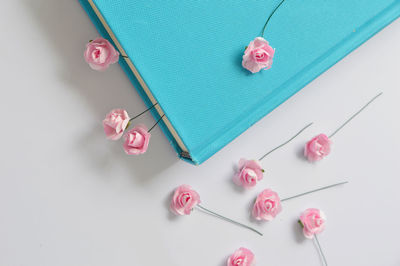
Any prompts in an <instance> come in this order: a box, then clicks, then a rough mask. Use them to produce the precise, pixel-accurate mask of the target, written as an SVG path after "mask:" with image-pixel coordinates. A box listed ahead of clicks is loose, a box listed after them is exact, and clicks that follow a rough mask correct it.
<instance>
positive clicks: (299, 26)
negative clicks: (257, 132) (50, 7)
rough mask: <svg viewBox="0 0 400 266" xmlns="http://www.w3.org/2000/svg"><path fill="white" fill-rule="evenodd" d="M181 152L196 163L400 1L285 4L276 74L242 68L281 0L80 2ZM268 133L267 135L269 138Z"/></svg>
mask: <svg viewBox="0 0 400 266" xmlns="http://www.w3.org/2000/svg"><path fill="white" fill-rule="evenodd" d="M80 2H81V4H82V6H83V7H84V8H85V10H86V11H87V12H88V14H89V16H90V17H91V19H92V20H93V22H94V23H95V25H96V27H97V29H98V30H99V32H100V34H101V35H102V36H103V37H105V38H108V39H109V40H110V41H112V42H113V44H114V45H115V46H116V47H117V48H118V50H119V51H120V53H121V54H125V55H127V56H128V58H126V59H125V58H121V59H120V64H121V66H122V68H123V69H124V70H125V71H126V73H127V75H128V76H129V78H130V80H131V81H132V84H133V85H134V87H135V88H136V89H137V90H138V92H139V94H140V95H141V96H142V98H143V100H144V101H145V102H146V104H147V105H148V106H150V105H152V104H153V103H155V102H158V103H159V104H158V105H157V108H155V110H153V115H154V116H155V118H156V119H158V118H159V117H160V115H163V114H165V117H164V119H163V120H162V123H161V128H162V130H163V131H164V133H165V135H166V136H167V138H168V139H169V140H170V142H171V144H172V145H173V147H174V148H175V149H176V151H177V152H178V154H179V156H180V157H182V158H184V159H185V160H187V161H190V162H193V163H194V164H200V163H202V162H204V161H205V160H207V159H208V158H210V157H211V156H212V155H213V154H214V153H215V152H217V151H218V150H220V149H221V148H223V147H224V146H225V145H226V144H228V143H229V142H230V141H232V140H233V139H234V138H236V137H237V136H238V135H240V134H241V133H242V132H243V131H245V130H246V129H247V128H249V127H250V126H251V125H252V124H254V123H255V122H257V121H258V120H259V119H261V118H262V117H264V116H265V115H267V114H268V113H269V112H271V111H272V110H273V109H274V108H276V107H277V106H279V105H280V104H281V103H283V102H284V101H285V100H286V99H288V98H289V97H290V96H292V95H293V94H295V93H296V92H297V91H299V90H300V89H301V88H303V87H304V86H305V85H306V84H307V83H309V82H311V81H312V80H313V79H315V78H316V77H318V76H319V75H320V74H321V73H322V72H324V71H325V70H326V69H328V68H329V67H331V66H332V65H334V64H335V63H336V62H337V61H339V60H340V59H342V58H343V57H344V56H345V55H347V54H348V53H350V52H351V51H352V50H354V49H355V48H357V47H358V46H359V45H361V44H362V43H363V42H365V41H366V40H368V39H369V38H370V37H371V36H373V35H374V34H375V33H376V32H378V31H379V30H381V29H382V28H383V27H385V26H386V25H388V24H389V23H390V22H392V21H393V20H395V19H396V18H398V17H399V15H400V1H399V0H335V1H322V0H308V1H299V0H286V1H285V2H284V3H283V4H282V5H281V7H280V8H279V9H278V10H277V12H276V13H275V14H274V16H273V17H272V18H271V21H270V22H269V24H268V26H267V29H266V31H265V38H266V39H267V40H268V41H269V43H270V45H271V46H272V47H274V48H275V49H276V50H275V57H274V63H273V65H272V68H271V69H269V70H267V71H262V72H260V73H255V74H251V73H250V72H248V71H247V70H245V69H244V68H243V67H242V65H241V60H242V55H243V52H244V49H245V47H246V45H248V43H249V42H250V41H251V40H252V39H254V38H255V37H257V36H259V35H260V33H261V30H262V27H263V25H264V23H265V21H266V19H267V18H268V16H269V15H270V13H271V12H272V10H273V9H274V8H275V7H276V6H277V5H278V4H279V3H280V2H281V0H250V1H241V0H234V1H233V0H229V1H228V0H214V1H208V0H205V1H198V0H187V1H177V0H168V1H161V0H80ZM266 134H268V132H266Z"/></svg>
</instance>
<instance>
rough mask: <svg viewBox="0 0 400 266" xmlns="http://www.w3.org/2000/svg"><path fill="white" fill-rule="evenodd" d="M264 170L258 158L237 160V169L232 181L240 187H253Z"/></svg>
mask: <svg viewBox="0 0 400 266" xmlns="http://www.w3.org/2000/svg"><path fill="white" fill-rule="evenodd" d="M263 172H264V170H263V169H262V167H261V164H260V162H259V161H258V160H246V159H240V160H239V171H238V173H237V174H236V175H235V177H234V182H235V183H236V184H237V185H239V186H242V187H245V188H250V187H254V186H255V185H256V184H257V182H258V181H260V180H261V179H263Z"/></svg>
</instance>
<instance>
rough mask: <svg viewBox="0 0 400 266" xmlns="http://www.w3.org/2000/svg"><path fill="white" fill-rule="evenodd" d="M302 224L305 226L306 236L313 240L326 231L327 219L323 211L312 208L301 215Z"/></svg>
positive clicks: (304, 232)
mask: <svg viewBox="0 0 400 266" xmlns="http://www.w3.org/2000/svg"><path fill="white" fill-rule="evenodd" d="M300 223H301V225H302V226H303V234H304V236H305V237H307V238H310V239H312V238H313V237H314V235H315V234H319V233H321V232H322V231H324V229H325V224H326V217H325V214H324V213H323V212H322V211H321V210H319V209H315V208H310V209H307V210H305V211H304V212H303V213H302V214H301V215H300Z"/></svg>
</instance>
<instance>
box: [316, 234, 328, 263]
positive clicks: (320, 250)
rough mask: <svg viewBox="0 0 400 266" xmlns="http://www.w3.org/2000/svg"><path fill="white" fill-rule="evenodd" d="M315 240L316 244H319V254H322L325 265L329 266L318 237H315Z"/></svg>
mask: <svg viewBox="0 0 400 266" xmlns="http://www.w3.org/2000/svg"><path fill="white" fill-rule="evenodd" d="M314 239H315V243H317V246H318V250H319V253H320V254H321V257H322V260H323V261H324V265H325V266H328V262H327V261H326V258H325V255H324V252H322V248H321V245H320V244H319V241H318V238H317V235H314Z"/></svg>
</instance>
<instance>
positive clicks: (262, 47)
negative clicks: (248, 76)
mask: <svg viewBox="0 0 400 266" xmlns="http://www.w3.org/2000/svg"><path fill="white" fill-rule="evenodd" d="M274 54H275V50H274V48H272V47H271V46H270V45H269V43H268V41H267V40H265V39H264V38H262V37H257V38H255V39H254V40H253V41H251V42H250V44H249V46H247V48H246V50H245V51H244V55H243V60H242V66H243V67H244V68H245V69H247V70H248V71H250V72H251V73H257V72H259V71H260V70H262V69H264V70H267V69H270V68H271V66H272V59H273V58H274Z"/></svg>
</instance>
